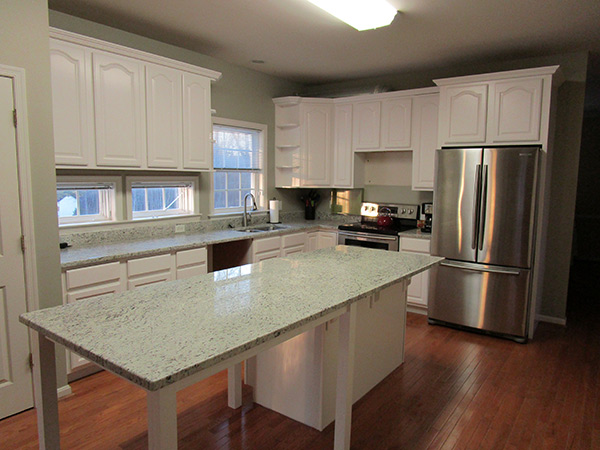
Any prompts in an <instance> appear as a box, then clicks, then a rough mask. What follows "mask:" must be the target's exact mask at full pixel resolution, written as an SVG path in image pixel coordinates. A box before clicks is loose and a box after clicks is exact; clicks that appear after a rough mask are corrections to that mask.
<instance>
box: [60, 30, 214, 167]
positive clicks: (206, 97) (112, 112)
mask: <svg viewBox="0 0 600 450" xmlns="http://www.w3.org/2000/svg"><path fill="white" fill-rule="evenodd" d="M50 36H51V39H50V63H51V64H50V65H51V76H52V93H53V95H52V106H53V116H54V136H55V139H54V143H55V145H54V147H55V161H56V166H57V167H59V168H69V167H72V168H75V167H78V168H92V169H93V168H122V169H128V170H132V169H133V170H136V169H140V170H178V171H181V170H193V171H199V170H210V169H211V168H212V158H211V154H212V124H211V103H210V102H211V95H210V83H211V81H216V80H218V79H219V78H220V76H221V74H220V73H219V72H214V71H212V70H208V69H203V68H201V67H197V66H192V65H190V64H186V63H181V62H179V61H174V60H170V59H166V58H163V57H159V56H155V55H151V54H148V53H144V52H140V51H137V50H133V49H129V48H126V47H122V46H119V45H115V44H111V43H108V42H104V41H99V40H97V39H92V38H87V37H84V36H80V35H76V34H74V33H69V32H65V31H61V30H55V29H51V31H50Z"/></svg>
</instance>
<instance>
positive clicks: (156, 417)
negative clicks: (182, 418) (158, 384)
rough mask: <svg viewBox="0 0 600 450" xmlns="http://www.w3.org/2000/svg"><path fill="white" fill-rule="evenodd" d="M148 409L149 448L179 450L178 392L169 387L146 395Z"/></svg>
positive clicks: (152, 449) (153, 449)
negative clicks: (177, 449)
mask: <svg viewBox="0 0 600 450" xmlns="http://www.w3.org/2000/svg"><path fill="white" fill-rule="evenodd" d="M146 400H147V408H148V448H149V449H150V450H165V449H173V450H174V449H176V448H177V391H176V390H175V389H173V386H172V385H171V386H167V387H165V388H162V389H159V390H158V391H148V392H147V394H146Z"/></svg>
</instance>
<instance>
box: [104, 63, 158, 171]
mask: <svg viewBox="0 0 600 450" xmlns="http://www.w3.org/2000/svg"><path fill="white" fill-rule="evenodd" d="M92 61H93V67H94V106H95V119H96V120H95V122H96V162H97V164H98V165H99V166H110V167H142V165H143V164H144V162H145V161H144V160H145V158H144V155H145V153H146V127H145V124H146V117H145V111H144V84H143V73H144V72H143V69H144V66H143V64H142V63H141V62H138V61H136V60H133V59H130V58H125V57H123V56H116V55H113V54H109V53H102V52H93V53H92Z"/></svg>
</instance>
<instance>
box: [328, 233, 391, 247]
mask: <svg viewBox="0 0 600 450" xmlns="http://www.w3.org/2000/svg"><path fill="white" fill-rule="evenodd" d="M338 244H339V245H353V246H355V247H367V248H378V249H381V250H392V251H394V252H397V251H398V236H383V235H380V234H371V233H357V232H354V231H338Z"/></svg>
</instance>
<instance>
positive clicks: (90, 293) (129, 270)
mask: <svg viewBox="0 0 600 450" xmlns="http://www.w3.org/2000/svg"><path fill="white" fill-rule="evenodd" d="M206 255H207V253H206V248H205V247H202V248H194V249H191V250H182V251H179V252H175V253H165V254H163V255H156V256H149V257H146V258H135V259H130V260H128V261H117V262H112V263H107V264H98V265H95V266H90V267H82V268H79V269H71V270H67V271H65V272H64V273H63V274H62V281H63V296H64V297H63V298H64V299H63V303H65V304H66V303H72V302H75V301H78V300H84V299H90V298H93V297H99V296H100V295H104V294H114V293H117V292H123V291H126V290H131V289H135V288H138V287H140V286H146V285H148V284H153V283H160V282H162V281H170V280H174V279H183V278H189V277H192V276H196V275H200V274H203V273H206V269H207V256H206ZM99 370H100V368H99V367H98V366H96V365H95V364H93V363H91V362H89V361H88V360H86V359H85V358H82V357H80V356H78V355H76V354H74V353H71V352H70V351H68V350H67V372H68V374H69V381H73V380H75V379H77V378H80V377H82V376H85V375H89V374H90V373H94V372H97V371H99Z"/></svg>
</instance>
